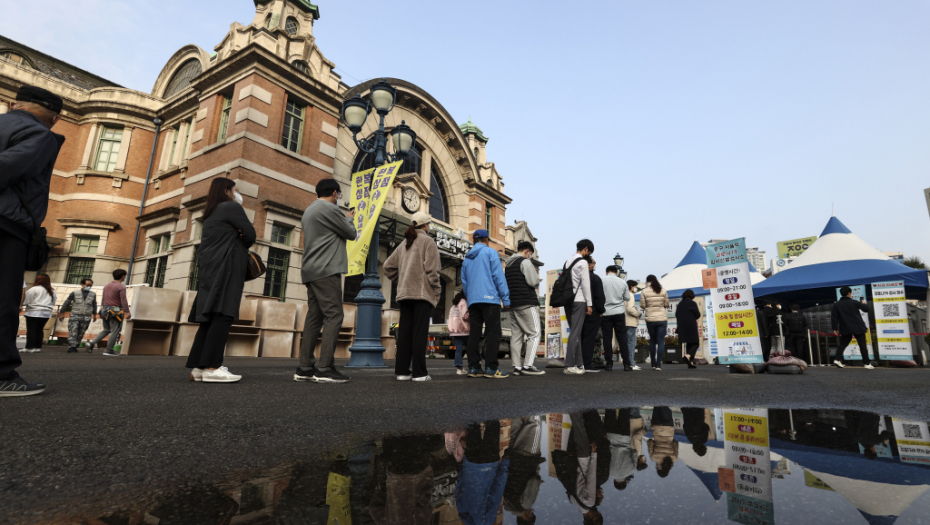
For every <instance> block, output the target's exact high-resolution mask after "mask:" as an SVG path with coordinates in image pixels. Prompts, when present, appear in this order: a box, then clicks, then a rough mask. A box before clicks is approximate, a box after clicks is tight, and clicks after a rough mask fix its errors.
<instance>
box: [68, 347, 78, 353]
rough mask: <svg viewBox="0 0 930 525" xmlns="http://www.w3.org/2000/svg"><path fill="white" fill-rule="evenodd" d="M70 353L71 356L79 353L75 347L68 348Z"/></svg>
mask: <svg viewBox="0 0 930 525" xmlns="http://www.w3.org/2000/svg"><path fill="white" fill-rule="evenodd" d="M68 353H69V354H76V353H77V348H75V347H73V346H72V347H70V348H68Z"/></svg>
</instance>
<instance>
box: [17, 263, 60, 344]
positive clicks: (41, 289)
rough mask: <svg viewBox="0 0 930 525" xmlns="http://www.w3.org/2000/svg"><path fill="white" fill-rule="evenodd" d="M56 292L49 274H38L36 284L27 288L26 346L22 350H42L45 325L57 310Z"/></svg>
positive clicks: (25, 308) (25, 301)
mask: <svg viewBox="0 0 930 525" xmlns="http://www.w3.org/2000/svg"><path fill="white" fill-rule="evenodd" d="M56 300H57V298H56V297H55V292H54V290H52V281H51V279H50V278H49V276H48V275H47V274H44V273H40V274H38V275H36V280H35V284H33V285H32V287H31V288H29V289H28V290H26V296H25V297H24V298H23V310H24V311H25V316H26V347H25V348H23V350H21V351H22V352H29V353H35V352H41V351H42V342H43V340H44V339H45V337H44V336H45V325H46V324H48V320H49V318H51V317H52V315H53V313H54V311H55V301H56Z"/></svg>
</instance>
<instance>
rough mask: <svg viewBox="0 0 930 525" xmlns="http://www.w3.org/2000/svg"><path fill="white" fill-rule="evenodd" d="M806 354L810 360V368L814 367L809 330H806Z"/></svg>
mask: <svg viewBox="0 0 930 525" xmlns="http://www.w3.org/2000/svg"><path fill="white" fill-rule="evenodd" d="M807 354H808V355H809V356H810V358H811V366H814V345H813V344H811V329H810V328H808V329H807Z"/></svg>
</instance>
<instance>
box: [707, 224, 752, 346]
mask: <svg viewBox="0 0 930 525" xmlns="http://www.w3.org/2000/svg"><path fill="white" fill-rule="evenodd" d="M706 250H707V266H708V269H709V270H713V271H714V273H715V276H713V277H712V278H711V277H705V280H706V281H710V282H713V281H716V283H717V287H716V288H711V289H710V301H711V303H712V305H711V310H713V313H714V330H715V332H716V333H715V335H716V339H717V358H718V360H719V362H720V363H721V364H727V363H761V362H762V341H761V340H760V339H759V327H758V322H757V320H756V307H755V297H754V296H753V293H752V284H751V282H750V277H749V260H748V259H747V257H746V241H745V239H743V238H739V239H733V240H731V241H725V242H718V243H715V244H709V245H707V248H706Z"/></svg>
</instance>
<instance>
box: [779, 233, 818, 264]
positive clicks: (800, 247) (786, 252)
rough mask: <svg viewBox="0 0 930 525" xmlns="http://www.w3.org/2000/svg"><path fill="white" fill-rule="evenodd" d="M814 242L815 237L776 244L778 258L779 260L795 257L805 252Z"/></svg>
mask: <svg viewBox="0 0 930 525" xmlns="http://www.w3.org/2000/svg"><path fill="white" fill-rule="evenodd" d="M816 241H817V237H804V238H803V239H795V240H793V241H781V242H779V243H777V246H778V257H779V258H780V259H787V258H788V257H797V256H798V255H801V254H802V253H804V252H805V251H807V249H808V248H810V247H811V245H812V244H814V242H816Z"/></svg>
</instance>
